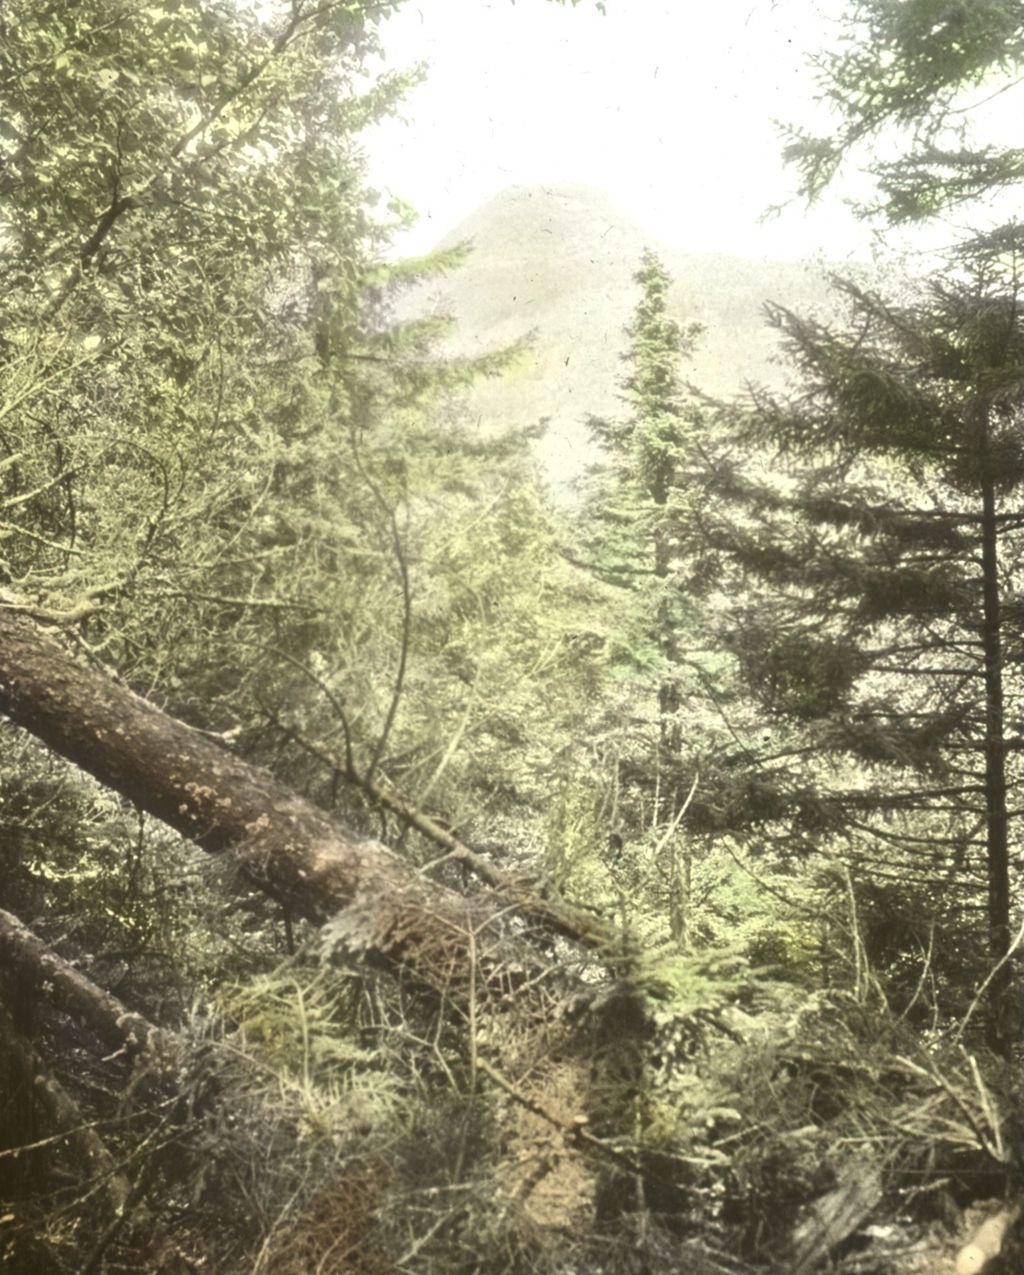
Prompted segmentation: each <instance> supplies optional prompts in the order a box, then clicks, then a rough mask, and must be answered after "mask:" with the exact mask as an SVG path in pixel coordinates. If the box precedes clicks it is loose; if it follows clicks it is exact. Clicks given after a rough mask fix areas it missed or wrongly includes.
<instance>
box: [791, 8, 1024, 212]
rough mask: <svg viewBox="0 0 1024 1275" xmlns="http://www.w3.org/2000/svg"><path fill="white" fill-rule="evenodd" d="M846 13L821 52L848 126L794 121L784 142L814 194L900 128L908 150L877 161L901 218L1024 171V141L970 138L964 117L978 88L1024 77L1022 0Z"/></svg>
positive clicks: (889, 203) (825, 76)
mask: <svg viewBox="0 0 1024 1275" xmlns="http://www.w3.org/2000/svg"><path fill="white" fill-rule="evenodd" d="M841 21H842V28H843V31H842V35H841V36H840V38H839V40H838V41H837V43H836V47H834V48H833V49H830V50H826V51H824V52H823V53H822V54H821V55H819V57H818V58H817V59H816V61H817V67H818V73H819V80H820V84H821V95H822V98H823V99H824V101H826V102H827V103H828V104H829V105H830V106H831V107H832V109H833V112H834V114H835V116H836V117H837V127H836V129H835V131H834V132H833V133H832V134H831V135H830V136H829V137H821V136H814V135H811V134H808V133H806V132H803V131H800V130H796V129H795V130H792V131H791V133H790V141H789V144H788V145H787V147H786V151H785V154H786V157H787V158H788V159H789V161H790V162H791V163H792V164H794V165H795V166H796V168H797V171H798V172H799V174H800V178H801V187H802V191H803V193H804V194H806V195H808V196H810V197H811V198H813V197H815V196H817V195H819V194H821V192H822V191H823V190H824V188H825V187H826V186H827V185H828V184H829V183H830V182H831V181H832V179H833V178H834V176H835V175H836V172H837V171H838V169H839V168H840V166H841V164H842V163H843V162H844V160H846V159H847V158H848V157H849V156H850V155H851V154H853V155H856V156H857V157H858V158H862V157H863V156H864V152H865V150H866V149H867V147H868V146H869V145H873V146H875V147H876V148H878V147H879V143H884V142H886V141H887V140H888V139H889V138H890V136H891V135H893V134H895V135H896V136H897V137H898V138H899V143H900V149H901V150H902V151H903V152H904V153H902V154H900V156H899V158H898V159H894V160H889V159H881V160H878V159H875V160H874V161H873V162H869V163H868V165H867V166H868V170H869V171H870V172H872V173H873V175H874V176H875V178H876V179H877V181H878V184H879V189H880V191H881V194H882V197H883V204H882V206H883V208H884V209H885V212H886V214H887V215H888V217H889V218H890V219H891V220H893V221H897V222H902V221H909V220H916V219H920V218H922V217H928V216H932V215H935V214H937V213H939V212H941V211H942V210H944V209H946V208H948V207H949V206H951V205H955V204H959V203H962V202H964V201H965V200H971V199H974V198H976V197H978V196H982V195H985V194H986V193H988V192H991V191H993V190H998V189H1000V188H1002V187H1005V186H1009V185H1014V184H1016V183H1017V182H1019V180H1020V176H1021V171H1022V153H1021V151H1020V149H1019V148H1014V147H996V146H986V145H983V144H978V143H975V144H973V145H972V144H970V143H969V141H968V139H967V137H966V135H965V129H964V119H963V116H964V114H965V113H967V114H968V117H969V113H970V108H971V106H972V105H974V103H975V102H977V101H978V99H979V98H980V100H981V101H982V102H984V101H987V100H989V99H990V98H991V97H994V96H996V95H997V94H999V93H1001V92H1005V91H1007V90H1009V89H1012V88H1014V87H1015V86H1016V83H1017V80H1016V76H1017V71H1018V68H1019V65H1020V60H1021V56H1022V54H1024V10H1022V9H1021V6H1020V4H1019V3H1018V2H1017V0H971V3H963V2H962V0H904V2H903V3H898V4H893V3H890V0H857V3H855V4H853V5H850V6H848V7H847V8H846V10H845V11H844V13H843V16H842V19H841ZM882 153H883V154H885V148H884V146H883V147H882Z"/></svg>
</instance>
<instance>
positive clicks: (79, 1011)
mask: <svg viewBox="0 0 1024 1275" xmlns="http://www.w3.org/2000/svg"><path fill="white" fill-rule="evenodd" d="M0 966H2V969H3V977H4V978H5V979H9V978H10V977H11V976H12V975H13V976H14V977H16V978H17V979H18V980H19V982H22V983H26V984H28V985H30V986H31V987H32V989H33V992H34V994H35V995H36V996H37V997H40V998H45V999H47V1000H50V1001H52V1002H53V1003H54V1004H55V1005H58V1006H59V1007H60V1008H61V1009H63V1010H64V1011H65V1012H66V1013H68V1014H70V1015H71V1016H72V1017H73V1018H76V1019H79V1020H80V1021H81V1022H84V1023H85V1024H86V1026H87V1027H89V1029H90V1030H91V1031H92V1032H94V1033H95V1035H96V1036H97V1037H98V1038H99V1040H100V1041H101V1043H102V1044H103V1045H104V1047H105V1048H107V1049H111V1050H119V1051H120V1050H123V1051H124V1052H125V1054H126V1055H128V1056H130V1057H131V1056H134V1055H137V1054H141V1053H147V1054H151V1055H160V1056H165V1057H167V1058H174V1057H176V1056H178V1055H180V1053H181V1050H182V1042H181V1041H180V1040H179V1038H178V1037H177V1036H175V1035H174V1033H173V1032H167V1031H164V1030H163V1029H162V1028H159V1027H155V1026H154V1025H153V1024H152V1023H151V1022H149V1020H148V1019H146V1018H144V1017H143V1016H142V1015H141V1014H135V1013H133V1012H132V1011H131V1010H129V1009H128V1008H126V1007H125V1006H124V1005H123V1004H122V1003H121V1002H120V1001H119V1000H118V999H117V997H116V996H112V995H111V994H110V992H107V991H104V990H103V988H102V987H97V986H96V984H95V983H94V982H92V981H91V979H88V978H86V976H85V975H84V974H83V973H82V972H81V970H77V969H75V967H74V966H73V965H71V964H69V962H67V961H65V960H64V958H63V957H62V956H60V955H59V954H58V953H57V952H55V951H54V950H53V948H51V947H49V946H48V945H47V944H46V943H44V942H43V940H42V939H41V938H40V937H39V936H38V934H35V933H34V932H33V931H32V930H30V929H29V927H28V926H27V925H25V924H24V922H22V921H20V920H19V919H18V918H17V917H16V916H14V915H13V914H12V913H11V912H5V911H4V910H3V909H2V908H0Z"/></svg>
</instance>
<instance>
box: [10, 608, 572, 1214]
mask: <svg viewBox="0 0 1024 1275" xmlns="http://www.w3.org/2000/svg"><path fill="white" fill-rule="evenodd" d="M0 712H3V713H5V714H6V715H7V716H8V717H9V718H10V719H11V720H12V721H13V722H15V723H17V724H18V725H19V726H21V727H23V728H24V729H25V730H27V731H29V732H31V733H32V734H33V735H35V736H36V738H38V739H40V740H42V741H43V742H44V743H45V744H47V745H48V746H49V747H50V748H52V749H53V750H54V751H55V752H57V753H59V754H60V755H62V756H63V757H66V758H67V759H68V760H69V761H71V762H73V763H75V764H76V765H78V766H80V767H81V768H82V769H83V770H85V771H87V772H88V773H89V774H91V775H93V776H94V777H95V778H96V779H97V780H98V781H99V782H100V783H102V784H104V785H106V786H108V787H110V788H112V789H114V790H115V791H117V792H118V793H120V794H121V795H123V796H124V797H126V798H127V799H128V800H130V801H131V802H133V803H134V804H135V805H136V806H138V807H139V808H140V809H142V810H145V811H148V812H149V813H150V814H152V815H154V816H155V817H157V818H158V819H161V820H162V821H163V822H165V823H166V824H168V825H169V826H170V827H172V828H175V829H176V830H177V831H178V832H180V833H182V834H184V835H185V836H186V837H188V838H190V839H191V840H192V841H193V842H195V843H196V845H198V846H200V847H201V848H202V849H203V850H205V851H207V852H208V853H210V854H213V855H218V856H222V857H226V858H228V859H229V860H230V861H231V862H232V863H233V864H234V865H235V866H236V868H237V870H238V872H239V873H240V875H241V876H242V877H243V878H244V879H245V880H247V881H249V882H251V883H253V884H255V885H256V886H258V887H259V888H261V889H262V890H264V891H265V892H266V893H267V894H269V895H270V896H271V897H273V898H275V899H277V900H278V901H280V902H281V903H282V904H284V905H285V906H287V907H288V908H289V909H290V910H291V911H292V912H293V913H295V914H297V915H300V916H303V917H305V918H307V919H308V920H310V921H311V922H313V923H314V924H317V925H321V926H324V925H326V923H327V922H330V925H329V926H327V927H326V930H325V933H326V934H327V935H328V936H329V939H330V942H331V944H332V945H333V949H334V951H335V953H339V952H340V953H341V954H343V955H345V956H346V957H360V958H365V959H366V960H368V961H371V962H373V963H375V964H377V965H380V966H382V967H385V968H387V969H390V970H391V971H393V972H396V973H406V974H408V975H411V976H413V977H414V979H415V980H416V981H417V982H418V983H419V985H420V986H422V987H424V988H429V989H432V990H433V991H434V992H436V993H438V994H440V995H441V996H443V997H444V999H445V1003H446V1004H447V1005H448V1006H449V1007H450V1008H452V1009H454V1011H455V1012H456V1013H461V1014H462V1015H463V1016H464V1021H465V1023H466V1026H467V1035H468V1039H467V1047H466V1053H467V1056H468V1058H469V1060H470V1063H472V1060H473V1058H474V1057H475V1056H476V1053H477V1050H478V1048H479V1046H478V1042H477V1040H476V1039H475V1036H476V1031H477V1027H476V1026H475V1025H476V1024H479V1023H480V1022H481V1019H482V1016H485V1015H487V1014H489V1013H491V1014H493V1013H496V1012H497V1013H500V1014H501V1015H502V1016H503V1017H505V1018H506V1019H507V1020H511V1022H512V1023H514V1026H513V1027H512V1028H511V1030H510V1031H509V1032H508V1033H507V1039H508V1040H510V1041H511V1040H514V1041H515V1042H516V1044H515V1046H514V1047H512V1046H506V1056H504V1057H503V1058H502V1064H503V1066H502V1071H503V1073H504V1074H506V1075H508V1076H509V1078H510V1080H511V1082H512V1083H513V1085H514V1086H515V1089H516V1091H517V1093H518V1094H519V1095H520V1096H521V1099H522V1100H523V1101H524V1102H525V1103H530V1102H542V1100H543V1098H544V1095H545V1093H546V1092H547V1091H548V1090H554V1089H557V1091H558V1093H559V1095H560V1110H561V1121H560V1127H557V1128H554V1129H553V1130H552V1129H550V1128H549V1129H548V1130H547V1131H546V1133H545V1136H544V1137H543V1138H540V1137H538V1136H537V1134H536V1130H535V1129H534V1128H533V1126H532V1125H531V1123H530V1121H531V1120H534V1119H535V1117H534V1116H533V1115H532V1114H531V1112H530V1111H529V1110H528V1109H527V1108H526V1107H524V1106H523V1102H521V1103H520V1110H519V1114H518V1115H517V1114H516V1113H515V1112H514V1111H511V1110H510V1112H509V1115H508V1123H507V1132H506V1146H507V1148H508V1150H509V1156H510V1161H513V1162H514V1169H513V1170H510V1172H509V1174H508V1175H506V1182H507V1183H508V1189H509V1190H510V1192H511V1193H512V1194H513V1195H515V1196H517V1197H518V1198H519V1200H520V1202H521V1204H522V1206H523V1208H524V1210H525V1211H526V1212H527V1214H528V1215H530V1216H531V1217H532V1218H533V1220H535V1221H536V1222H538V1223H539V1224H541V1225H545V1226H552V1227H556V1228H557V1227H564V1226H572V1225H575V1224H576V1223H577V1222H578V1221H579V1220H580V1217H581V1214H585V1213H586V1212H588V1211H589V1208H590V1206H591V1203H592V1198H593V1181H592V1174H591V1172H590V1170H589V1169H588V1168H587V1167H586V1165H585V1164H584V1163H583V1157H582V1155H581V1153H580V1150H579V1148H578V1147H577V1146H576V1145H575V1142H574V1140H573V1138H572V1136H571V1133H570V1132H567V1131H571V1130H573V1129H575V1128H577V1127H579V1126H580V1125H581V1124H585V1123H586V1120H587V1115H586V1105H587V1095H588V1093H589V1092H590V1077H589V1065H588V1060H587V1059H585V1058H582V1057H580V1056H579V1050H578V1048H577V1042H576V1040H575V1033H574V1030H573V1028H572V1027H571V1025H570V1024H569V1022H568V1021H567V1016H566V1015H565V1014H564V1013H563V1010H564V1007H565V1005H566V1002H567V1000H568V999H569V998H570V997H572V996H573V995H575V994H578V993H580V992H582V993H584V994H586V993H587V992H592V991H593V988H592V987H591V988H585V987H583V986H582V985H581V984H580V983H578V982H576V981H575V980H574V979H572V978H571V977H570V976H569V975H568V974H567V973H566V972H565V970H564V969H563V968H560V967H559V966H558V965H556V964H555V963H554V962H553V961H551V960H550V959H549V958H548V957H547V956H545V955H544V954H543V953H542V952H540V951H539V950H538V949H537V948H536V947H535V946H533V945H532V944H531V943H529V942H527V941H526V940H525V939H524V937H523V935H522V933H521V924H519V923H518V922H517V919H516V912H515V909H514V908H512V907H509V906H506V905H505V904H503V902H502V901H501V900H500V899H499V900H487V899H480V898H476V899H468V898H465V897H463V896H462V895H460V894H458V893H457V892H455V891H454V890H450V889H447V888H445V887H443V886H441V885H438V884H437V883H435V882H431V881H427V880H424V879H423V878H422V877H420V876H418V875H416V874H415V872H414V871H413V870H412V869H410V868H409V866H408V865H407V864H405V863H403V862H402V861H401V860H400V859H399V858H398V857H397V856H396V855H394V854H392V853H391V852H390V851H389V850H388V849H387V848H386V847H384V846H383V845H381V844H380V843H378V842H375V841H368V840H363V839H360V838H359V837H357V836H356V835H354V834H353V833H352V832H351V831H350V830H349V829H347V828H345V827H344V825H342V824H341V823H339V822H338V821H336V820H334V819H332V818H331V817H329V816H328V815H326V814H325V813H324V812H323V811H320V810H318V809H317V808H316V807H314V806H313V805H312V804H311V803H309V802H308V801H306V800H304V799H303V798H302V797H300V796H298V795H297V794H295V793H294V792H292V791H290V790H289V789H288V788H286V787H285V786H284V785H282V784H281V783H279V782H278V780H276V779H275V778H274V777H273V776H272V775H271V774H270V773H269V772H268V771H266V770H264V769H262V768H260V767H258V766H254V765H252V764H251V763H249V762H247V761H245V760H244V759H242V758H241V757H238V756H236V755H235V754H234V753H232V752H231V751H230V750H229V749H227V748H226V747H224V746H223V745H222V744H221V743H219V742H217V741H216V740H215V739H213V738H211V737H210V736H209V735H207V734H204V733H202V732H200V731H197V730H195V729H193V728H192V727H190V726H187V725H185V723H183V722H180V721H178V720H176V719H175V718H173V717H171V716H169V715H168V714H166V713H164V712H162V711H161V710H160V709H159V708H157V707H156V706H155V705H153V704H150V703H148V702H147V701H146V700H144V699H142V698H141V697H140V696H138V695H136V694H134V693H133V692H132V691H131V690H129V689H128V688H127V687H125V686H123V685H121V684H120V683H118V682H117V681H115V680H114V679H113V678H112V677H110V676H109V675H108V674H106V673H104V672H102V671H100V670H97V669H95V668H90V667H86V666H85V665H83V664H81V663H79V662H78V661H77V660H76V659H75V658H73V657H72V656H71V655H70V654H69V653H68V651H67V650H65V649H64V647H62V646H61V645H60V644H59V643H58V642H57V641H56V640H55V638H54V637H52V636H51V635H49V634H48V633H46V632H44V631H43V630H42V629H41V628H40V627H39V626H38V625H37V624H36V623H34V622H33V621H32V620H30V619H29V618H28V617H27V616H26V615H25V614H23V613H22V612H21V611H20V610H18V609H13V608H12V607H10V606H7V607H5V606H4V605H3V601H2V599H0Z"/></svg>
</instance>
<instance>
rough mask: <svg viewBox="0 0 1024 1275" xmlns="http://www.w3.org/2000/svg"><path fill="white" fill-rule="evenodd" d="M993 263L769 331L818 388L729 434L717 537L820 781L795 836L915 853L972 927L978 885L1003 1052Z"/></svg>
mask: <svg viewBox="0 0 1024 1275" xmlns="http://www.w3.org/2000/svg"><path fill="white" fill-rule="evenodd" d="M990 248H991V245H989V244H984V245H981V246H980V249H979V251H980V253H981V264H980V265H975V266H972V267H970V268H966V267H963V266H962V268H961V270H960V272H959V277H958V278H955V279H952V280H947V281H942V282H939V283H934V284H932V285H931V287H930V288H929V289H928V290H927V292H926V293H925V294H924V295H922V296H921V297H920V299H919V300H918V301H916V302H915V303H913V304H903V305H896V304H892V303H890V302H888V301H886V300H885V299H884V298H883V297H881V296H879V295H878V294H876V293H874V292H871V291H868V290H865V289H862V288H859V287H857V286H855V285H853V284H851V283H845V284H842V285H841V288H842V291H843V293H844V294H845V296H846V298H847V299H848V301H849V304H850V311H851V315H850V324H849V326H848V327H846V328H845V329H842V330H839V329H834V328H830V327H827V326H825V325H823V324H821V323H818V322H815V321H811V320H806V319H801V318H798V317H797V316H796V315H794V314H792V313H791V312H789V311H786V310H784V309H781V308H778V307H774V308H773V309H772V311H771V318H772V322H773V324H774V326H775V327H776V328H777V329H778V330H779V331H780V332H781V333H782V335H783V337H784V338H785V342H786V344H787V346H788V349H789V353H790V356H791V358H792V359H793V361H794V363H795V365H796V368H797V369H798V371H799V373H800V381H799V384H798V387H797V388H796V390H795V391H794V392H793V393H792V394H790V395H789V396H788V397H782V396H776V395H770V394H767V393H763V392H762V393H760V394H758V395H757V396H756V397H755V400H754V402H753V404H752V406H751V408H750V410H749V411H748V412H747V413H746V414H745V415H743V416H742V418H741V419H739V420H738V421H737V422H735V423H734V428H735V432H734V434H733V440H732V441H733V452H732V457H731V459H729V460H724V459H723V460H720V462H719V466H718V469H717V473H716V477H715V480H714V481H715V485H716V490H717V494H718V505H717V507H716V508H715V509H714V510H711V511H709V512H708V513H707V515H706V520H705V526H706V529H707V531H708V534H709V535H710V536H711V538H712V539H713V540H714V541H715V542H716V544H717V545H718V546H719V547H720V548H721V549H723V550H725V551H726V552H727V553H728V555H730V556H731V559H732V561H733V563H734V564H735V566H736V568H737V577H736V578H737V579H740V578H743V579H745V580H747V581H748V582H750V583H752V584H753V586H754V587H753V592H751V593H749V594H748V595H747V596H745V597H740V598H739V599H738V601H737V602H736V603H735V604H734V605H733V607H732V609H731V615H730V617H729V619H728V621H727V629H728V633H729V635H730V638H731V641H732V646H733V649H734V650H735V652H736V654H737V657H738V659H739V662H740V665H741V667H742V668H743V669H744V671H745V674H746V677H747V679H748V681H749V683H750V685H751V686H752V687H753V688H755V689H756V691H757V693H758V694H759V696H760V698H761V700H762V703H763V704H764V707H765V709H766V711H767V712H768V713H769V714H771V715H773V716H774V717H776V718H777V719H785V720H788V721H790V722H796V723H799V724H800V728H801V730H802V732H803V735H804V739H805V743H806V746H807V748H808V749H810V750H812V751H813V754H814V755H815V756H816V758H817V759H818V760H817V765H816V770H815V771H814V782H813V784H812V787H811V790H810V791H808V792H805V793H804V795H803V797H802V798H801V802H800V803H798V804H797V805H796V806H795V807H793V808H791V811H790V814H791V817H792V819H793V821H794V824H795V825H798V824H799V823H800V822H801V821H802V822H803V823H804V825H805V826H806V825H811V826H814V827H816V828H817V830H818V835H824V834H825V833H827V832H830V833H831V835H833V836H842V837H845V838H847V840H848V841H849V843H850V844H851V845H853V846H858V845H859V846H860V849H859V851H856V855H857V856H859V862H860V865H861V871H862V873H865V874H867V875H870V874H871V872H872V871H873V870H875V869H877V868H878V865H879V861H881V864H882V874H883V875H884V872H885V865H886V863H888V866H889V870H890V871H891V868H892V853H891V849H887V848H892V847H896V848H898V849H899V851H900V852H902V854H903V858H902V860H901V863H900V872H901V873H903V874H904V875H908V874H909V875H914V874H916V875H918V877H919V878H923V879H924V880H925V881H926V882H927V883H928V884H929V886H930V887H931V888H932V889H935V888H936V887H940V888H944V889H953V890H955V891H956V892H957V894H958V895H959V898H960V902H961V907H962V909H963V910H964V913H965V914H966V915H968V917H969V915H970V910H971V908H972V906H973V905H976V904H977V903H978V891H977V889H976V887H975V885H974V880H973V877H972V873H974V872H979V873H980V874H981V878H982V881H983V882H984V886H983V892H984V894H986V895H987V906H986V913H987V926H986V929H987V933H988V948H989V956H990V962H991V965H992V966H997V967H999V969H1000V973H998V974H997V975H996V976H995V977H994V979H993V983H992V988H993V990H992V1002H993V1013H992V1033H991V1034H992V1037H993V1039H994V1040H995V1041H996V1043H998V1044H999V1046H1000V1048H1004V1049H1005V1048H1006V1047H1007V1045H1008V1042H1009V1040H1010V1035H1011V1027H1012V1020H1013V1016H1014V1015H1013V1004H1012V1000H1013V998H1012V993H1011V985H1010V981H1009V971H1008V969H1007V967H1006V963H1005V959H1004V958H1006V955H1007V952H1008V949H1009V944H1010V924H1011V893H1010V881H1011V839H1010V827H1011V825H1012V824H1014V821H1017V820H1019V816H1020V814H1021V810H1020V803H1019V801H1015V800H1011V799H1010V797H1009V793H1010V791H1011V788H1010V782H1009V781H1010V777H1011V770H1013V769H1014V768H1015V767H1016V764H1017V760H1016V759H1017V758H1018V757H1019V752H1020V748H1021V744H1022V740H1021V736H1020V733H1019V721H1020V712H1019V705H1018V704H1017V699H1018V698H1019V693H1020V692H1019V686H1018V685H1017V679H1016V678H1014V677H1011V676H1010V670H1011V668H1012V664H1013V663H1016V661H1017V659H1018V658H1019V656H1018V651H1017V648H1018V646H1019V639H1018V635H1017V626H1016V621H1015V614H1016V612H1015V606H1016V602H1015V599H1016V597H1017V596H1018V592H1019V588H1020V554H1021V551H1022V548H1024V544H1022V541H1021V531H1022V530H1024V519H1022V518H1021V516H1020V513H1019V493H1020V487H1021V483H1022V482H1024V446H1022V442H1021V437H1022V435H1021V419H1020V407H1019V404H1020V391H1021V384H1022V379H1024V327H1022V323H1021V318H1020V291H1019V285H1018V283H1017V281H1016V279H1015V278H1014V277H1013V276H1012V274H1011V275H1009V276H1008V275H1007V273H1006V272H1005V271H1001V272H997V271H996V270H994V269H993V268H992V267H991V265H990V264H989V260H990ZM766 461H767V462H768V463H767V464H766ZM1011 701H1012V702H1011ZM872 861H874V864H875V869H872V867H871V863H872Z"/></svg>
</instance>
